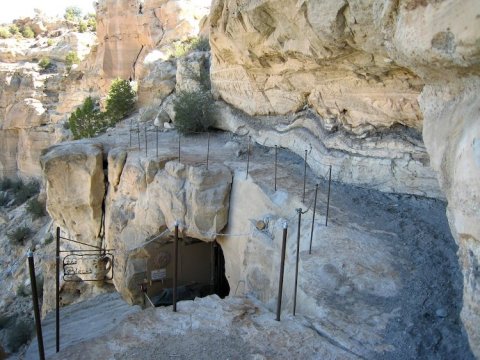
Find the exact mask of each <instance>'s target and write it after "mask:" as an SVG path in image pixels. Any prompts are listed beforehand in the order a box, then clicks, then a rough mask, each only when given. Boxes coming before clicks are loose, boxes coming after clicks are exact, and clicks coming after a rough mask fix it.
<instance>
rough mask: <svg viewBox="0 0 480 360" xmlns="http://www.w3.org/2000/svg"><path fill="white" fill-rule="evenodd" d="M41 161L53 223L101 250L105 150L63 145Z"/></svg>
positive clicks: (86, 144) (92, 145)
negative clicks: (99, 247)
mask: <svg viewBox="0 0 480 360" xmlns="http://www.w3.org/2000/svg"><path fill="white" fill-rule="evenodd" d="M41 161H42V168H43V171H44V174H45V180H46V192H47V211H48V213H49V214H50V216H51V217H52V219H54V220H55V222H56V223H57V225H58V226H60V227H62V228H64V229H68V231H69V234H70V236H72V237H73V238H75V239H77V240H79V241H82V242H85V243H88V244H91V245H95V246H100V245H101V239H100V235H101V230H102V216H103V211H102V206H103V200H104V196H105V181H104V174H103V149H102V146H101V145H99V144H95V143H89V142H77V143H63V144H60V145H56V146H53V147H51V148H49V149H48V151H46V152H45V154H44V155H43V156H42V158H41Z"/></svg>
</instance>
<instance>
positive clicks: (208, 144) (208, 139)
mask: <svg viewBox="0 0 480 360" xmlns="http://www.w3.org/2000/svg"><path fill="white" fill-rule="evenodd" d="M209 156H210V133H208V138H207V170H208V158H209Z"/></svg>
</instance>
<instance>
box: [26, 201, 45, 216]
mask: <svg viewBox="0 0 480 360" xmlns="http://www.w3.org/2000/svg"><path fill="white" fill-rule="evenodd" d="M27 211H28V212H29V213H30V215H32V219H33V220H36V219H38V218H41V217H44V216H45V215H47V211H46V209H45V203H43V202H41V201H38V199H37V198H34V199H32V200H30V201H29V202H28V204H27Z"/></svg>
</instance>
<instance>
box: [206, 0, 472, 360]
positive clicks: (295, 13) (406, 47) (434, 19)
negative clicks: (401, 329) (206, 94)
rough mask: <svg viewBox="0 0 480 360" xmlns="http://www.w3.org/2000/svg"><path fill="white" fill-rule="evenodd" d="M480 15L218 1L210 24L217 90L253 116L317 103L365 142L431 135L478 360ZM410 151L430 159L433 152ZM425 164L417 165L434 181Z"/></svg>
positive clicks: (457, 5) (464, 7)
mask: <svg viewBox="0 0 480 360" xmlns="http://www.w3.org/2000/svg"><path fill="white" fill-rule="evenodd" d="M479 15H480V3H478V2H477V1H473V0H467V1H461V2H459V1H453V0H451V1H449V0H447V1H401V2H397V1H363V2H360V1H353V0H352V1H323V2H293V1H280V2H275V1H246V2H238V1H234V0H231V1H230V0H219V1H214V2H213V4H212V12H211V19H210V22H211V36H210V39H211V44H212V84H213V87H214V90H215V92H216V95H217V96H218V97H220V98H222V99H223V100H225V101H226V102H228V103H230V104H232V105H234V106H235V107H237V108H239V109H241V110H243V111H245V112H246V113H248V114H250V115H263V114H287V113H294V112H297V111H298V110H300V109H302V108H303V107H309V108H311V109H314V111H315V112H316V113H317V114H318V115H319V116H318V118H317V119H316V121H317V122H319V123H320V124H321V125H322V126H323V127H324V128H325V129H330V131H335V130H336V129H337V128H344V129H345V130H346V131H347V132H350V133H352V134H356V135H359V134H370V135H367V140H365V141H363V140H362V142H363V143H364V144H365V143H368V141H369V140H368V137H370V136H371V134H372V132H380V131H381V132H385V131H387V132H390V130H388V129H394V128H395V127H396V126H397V125H398V124H401V125H403V126H406V127H409V128H412V129H416V130H418V131H419V130H422V131H423V138H424V140H425V144H426V145H427V149H428V154H429V155H430V159H431V164H432V167H433V168H434V169H435V170H436V172H437V174H438V177H439V180H440V185H441V188H442V191H443V192H444V194H445V195H446V197H447V200H448V201H449V207H448V215H449V219H450V223H451V228H452V232H453V233H454V235H455V237H456V240H457V242H458V245H459V247H460V250H459V254H460V261H461V263H462V266H463V273H464V307H463V312H462V316H463V317H462V318H463V321H464V324H465V327H466V329H467V332H468V334H469V337H470V343H471V346H472V349H473V351H474V352H475V354H476V355H477V356H480V340H479V336H480V333H479V328H478V326H477V325H478V322H479V320H478V319H479V316H480V311H479V310H480V308H479V303H480V301H479V298H480V297H479V293H478V283H479V276H478V263H479V253H478V251H479V249H480V243H479V234H480V231H479V229H478V225H477V223H478V221H477V220H475V219H478V218H479V216H480V213H479V208H478V192H479V191H480V183H479V181H478V175H479V171H480V164H479V161H478V157H479V155H478V154H479V153H478V144H477V143H478V141H479V140H478V139H479V138H480V130H479V128H478V124H479V115H478V114H479V112H478V104H479V98H478V91H479V83H478V75H479V74H480V65H479V60H480V46H479V45H478V44H479V40H480V38H479V36H480V35H479V34H480V31H479V30H480V16H479ZM419 99H420V103H419ZM227 127H228V126H227ZM303 127H304V128H306V130H309V129H308V127H307V126H305V125H304V126H303ZM252 128H253V127H250V129H252ZM254 135H255V136H256V137H257V138H258V139H260V141H262V142H265V139H264V138H262V136H260V135H258V134H256V133H255V132H254ZM352 138H354V137H353V136H352ZM327 139H328V136H327ZM322 142H324V143H325V140H322ZM275 143H278V141H275ZM311 143H312V140H308V141H306V144H311ZM305 148H308V147H307V146H305ZM327 148H329V147H328V146H327ZM347 151H348V152H350V153H351V152H352V151H351V150H347ZM297 152H298V153H300V151H297ZM407 152H408V151H407ZM394 153H397V154H398V151H397V150H395V151H392V152H391V153H390V154H389V155H387V156H386V157H385V158H384V159H383V160H384V161H386V162H387V163H388V162H389V160H388V158H389V157H392V155H393V154H394ZM410 153H411V154H412V155H413V154H415V153H416V154H424V155H423V156H426V153H425V150H424V149H421V150H420V151H419V152H410ZM326 154H327V155H326V156H327V157H328V156H331V155H332V151H327V152H326ZM322 155H323V154H322ZM415 158H416V156H415V155H413V161H414V162H415V160H414V159H415ZM372 165H373V164H372ZM424 165H425V166H423V165H422V164H420V163H417V164H416V167H417V168H422V167H423V168H424V172H425V173H429V174H430V175H428V176H427V177H430V178H431V177H432V175H433V173H431V172H430V170H429V166H428V163H427V164H424ZM371 168H372V169H373V168H375V166H372V167H371ZM404 169H405V168H404ZM406 171H407V172H409V170H408V168H407V169H406ZM412 174H415V177H417V176H416V175H418V173H415V171H413V172H412ZM417 179H418V177H417ZM416 186H417V187H418V189H424V188H426V187H428V186H426V184H425V183H422V182H420V183H417V184H416Z"/></svg>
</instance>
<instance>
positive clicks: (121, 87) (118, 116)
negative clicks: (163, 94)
mask: <svg viewBox="0 0 480 360" xmlns="http://www.w3.org/2000/svg"><path fill="white" fill-rule="evenodd" d="M135 97H136V94H135V91H134V90H133V88H132V86H131V85H130V82H128V81H126V80H121V79H116V80H114V81H113V82H112V85H111V86H110V91H109V93H108V97H107V105H106V111H105V112H101V111H100V110H99V108H98V106H96V105H95V101H94V100H93V99H92V98H91V97H88V98H86V99H85V101H84V102H83V104H82V105H81V106H79V107H78V108H77V109H76V110H75V111H74V112H73V113H72V114H71V115H70V117H69V119H68V124H69V128H70V130H71V131H72V134H73V137H74V139H82V138H91V137H94V136H97V135H99V134H101V133H102V132H104V131H105V130H106V129H107V128H108V127H109V126H113V125H115V124H116V123H117V122H118V121H120V120H122V119H123V118H124V117H126V116H127V115H129V114H130V113H131V112H132V111H133V110H134V109H135Z"/></svg>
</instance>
